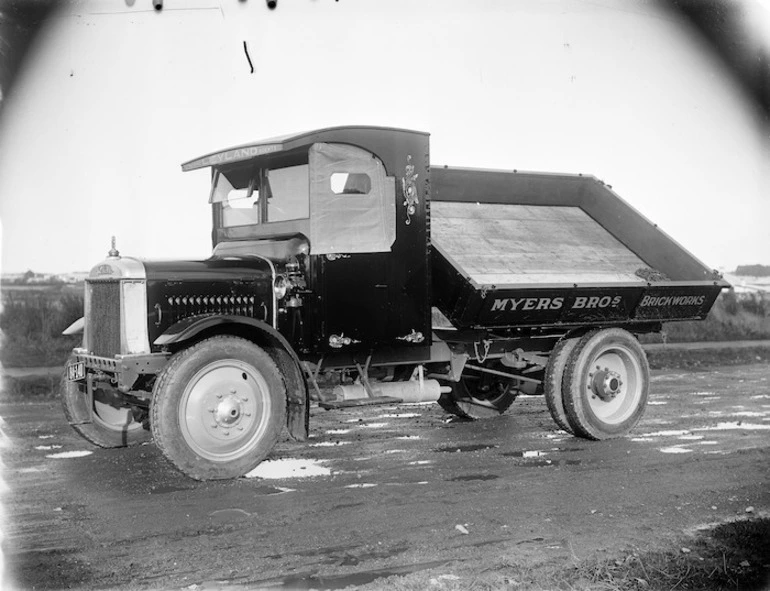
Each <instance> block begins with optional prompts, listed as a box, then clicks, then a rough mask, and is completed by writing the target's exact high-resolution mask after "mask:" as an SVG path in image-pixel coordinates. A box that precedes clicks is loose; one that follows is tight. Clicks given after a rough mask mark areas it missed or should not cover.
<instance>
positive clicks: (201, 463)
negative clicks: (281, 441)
mask: <svg viewBox="0 0 770 591" xmlns="http://www.w3.org/2000/svg"><path fill="white" fill-rule="evenodd" d="M151 417H152V420H151V422H150V423H151V426H152V434H153V437H154V439H155V443H156V445H157V446H158V447H159V448H160V450H161V451H162V452H163V454H164V455H165V456H166V458H168V460H170V461H171V463H172V464H174V465H175V466H176V467H177V468H178V469H179V470H180V471H182V472H183V473H185V474H186V475H187V476H189V477H191V478H195V479H196V480H221V479H227V478H237V477H238V476H243V475H244V474H246V473H247V472H249V471H251V470H253V469H254V468H255V467H256V466H257V465H258V464H259V463H260V462H261V461H262V460H263V459H264V458H265V457H266V456H267V454H268V453H270V451H271V450H272V449H273V447H274V446H275V444H276V442H277V441H278V437H279V436H280V434H281V430H282V428H283V425H284V424H285V422H286V390H285V386H284V382H283V379H282V378H281V374H280V372H279V370H278V367H277V366H276V364H275V363H274V362H273V360H272V359H271V358H270V356H269V355H268V354H267V353H266V352H265V351H264V350H262V349H260V348H259V347H257V346H256V345H255V344H253V343H251V342H250V341H247V340H244V339H241V338H237V337H230V336H216V337H212V338H209V339H206V340H203V341H201V342H199V343H196V344H195V345H193V346H192V347H190V348H189V349H186V350H184V351H181V352H179V353H177V354H176V355H174V357H172V358H171V361H170V362H169V363H168V365H167V366H166V367H165V368H164V370H163V372H162V373H161V374H160V376H159V377H158V380H157V382H156V384H155V389H154V392H153V400H152V405H151Z"/></svg>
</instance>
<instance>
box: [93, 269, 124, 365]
mask: <svg viewBox="0 0 770 591" xmlns="http://www.w3.org/2000/svg"><path fill="white" fill-rule="evenodd" d="M86 285H87V286H88V287H87V289H88V298H87V300H86V301H87V302H88V307H87V309H86V327H87V328H86V335H87V338H88V343H87V344H86V347H87V349H88V350H89V351H90V352H92V353H93V354H94V355H101V356H104V357H112V356H113V355H116V354H118V353H120V352H121V351H120V282H119V281H98V282H97V281H94V282H91V281H89V282H88V283H87V284H86Z"/></svg>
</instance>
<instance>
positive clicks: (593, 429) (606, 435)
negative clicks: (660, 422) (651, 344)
mask: <svg viewBox="0 0 770 591" xmlns="http://www.w3.org/2000/svg"><path fill="white" fill-rule="evenodd" d="M613 352H614V354H615V355H616V356H617V355H618V352H620V355H621V356H625V357H626V358H627V361H628V363H629V364H631V365H633V364H637V365H638V366H637V367H635V368H634V373H637V374H638V375H636V376H635V377H633V376H631V375H630V373H626V375H622V378H623V386H621V387H622V390H621V393H620V397H622V400H621V401H620V405H621V409H619V411H620V410H622V412H621V413H620V417H619V418H618V420H617V421H612V422H609V421H606V420H603V418H602V417H600V416H599V415H598V414H597V413H596V412H595V411H594V409H593V408H592V402H591V400H592V396H591V393H592V390H590V389H589V388H588V387H587V386H588V381H589V374H590V372H591V371H592V369H593V367H594V365H595V363H596V361H597V360H598V359H600V358H601V356H602V355H604V354H609V355H612V354H613ZM627 369H628V368H626V370H627ZM632 381H633V383H631V382H632ZM649 389H650V366H649V363H648V362H647V356H646V355H645V353H644V349H642V346H641V345H640V344H639V341H638V340H637V339H636V338H635V337H634V336H633V335H632V334H631V333H629V332H628V331H626V330H623V329H620V328H609V329H604V330H598V331H592V332H589V333H588V334H586V335H584V336H583V337H582V338H581V339H580V341H579V342H578V343H577V344H576V345H575V348H574V349H573V351H572V354H571V355H570V358H569V360H568V362H567V367H566V369H565V372H564V379H563V381H562V397H563V400H564V409H565V411H566V412H567V419H568V420H569V424H570V426H571V427H572V429H573V432H574V434H575V435H577V436H579V437H583V438H586V439H594V440H603V439H613V438H617V437H623V436H624V435H626V434H627V433H628V432H629V431H631V429H633V427H634V426H635V425H636V424H637V423H638V422H639V420H640V419H641V418H642V415H643V414H644V411H645V408H646V406H647V397H648V395H649ZM632 390H633V392H632ZM594 400H598V399H594ZM615 400H617V398H616V399H615ZM615 400H613V401H612V402H611V403H609V404H615ZM595 404H596V405H597V408H601V405H602V402H596V403H595ZM623 407H626V408H625V409H623ZM607 408H610V407H607ZM620 419H622V420H620Z"/></svg>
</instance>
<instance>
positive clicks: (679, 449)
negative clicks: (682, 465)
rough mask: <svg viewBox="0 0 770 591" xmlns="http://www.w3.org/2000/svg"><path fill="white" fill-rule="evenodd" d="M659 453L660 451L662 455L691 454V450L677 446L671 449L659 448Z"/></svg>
mask: <svg viewBox="0 0 770 591" xmlns="http://www.w3.org/2000/svg"><path fill="white" fill-rule="evenodd" d="M660 451H662V452H663V453H664V454H689V453H692V450H691V449H687V448H686V447H679V446H677V445H674V446H672V447H661V448H660Z"/></svg>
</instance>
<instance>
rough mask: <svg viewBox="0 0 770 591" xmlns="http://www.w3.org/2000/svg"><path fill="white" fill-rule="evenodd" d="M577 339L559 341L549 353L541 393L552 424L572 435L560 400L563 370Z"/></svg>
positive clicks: (562, 400)
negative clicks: (543, 395)
mask: <svg viewBox="0 0 770 591" xmlns="http://www.w3.org/2000/svg"><path fill="white" fill-rule="evenodd" d="M579 340H580V339H579V338H567V339H562V340H561V341H559V342H558V343H557V345H556V347H554V350H553V351H552V352H551V356H550V358H549V360H548V365H547V367H546V370H545V381H544V383H543V391H544V394H545V402H546V404H547V405H548V410H549V411H550V413H551V417H552V418H553V420H554V422H555V423H556V424H557V425H558V426H559V429H563V430H564V431H566V432H567V433H570V434H572V433H573V431H572V426H571V425H570V424H569V419H568V418H567V411H565V410H564V399H563V398H562V394H561V390H562V381H563V379H564V369H565V367H566V366H567V360H568V359H569V356H570V354H571V353H572V351H573V350H574V349H575V345H576V344H577V342H578V341H579Z"/></svg>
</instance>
